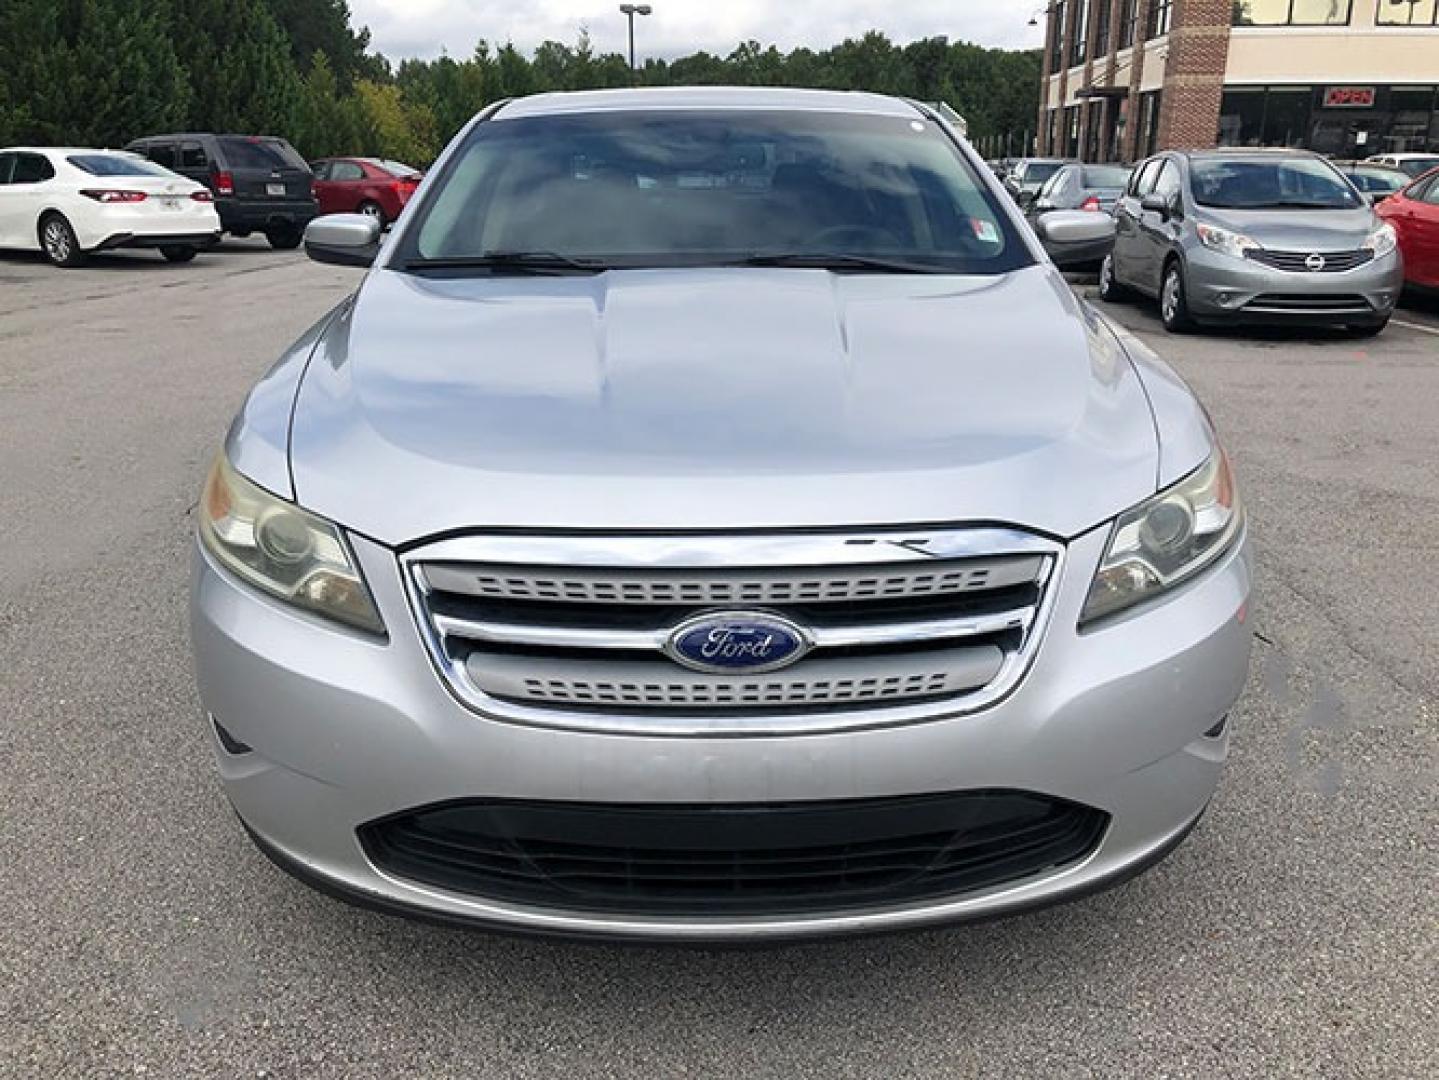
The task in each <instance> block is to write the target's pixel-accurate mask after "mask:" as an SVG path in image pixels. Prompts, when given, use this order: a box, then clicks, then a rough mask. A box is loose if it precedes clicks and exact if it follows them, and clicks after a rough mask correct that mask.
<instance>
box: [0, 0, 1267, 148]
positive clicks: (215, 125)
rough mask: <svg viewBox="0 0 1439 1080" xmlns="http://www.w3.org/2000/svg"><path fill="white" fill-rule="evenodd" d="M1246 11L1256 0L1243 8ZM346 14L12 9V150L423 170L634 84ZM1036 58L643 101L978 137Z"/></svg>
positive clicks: (595, 67) (756, 50) (140, 1)
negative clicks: (861, 115) (884, 104)
mask: <svg viewBox="0 0 1439 1080" xmlns="http://www.w3.org/2000/svg"><path fill="white" fill-rule="evenodd" d="M1240 2H1241V3H1247V2H1248V0H1240ZM369 40H370V39H369V32H368V31H367V30H365V29H364V28H363V27H361V28H359V29H355V28H354V27H353V26H352V25H351V18H350V10H349V5H348V3H346V0H0V141H4V142H15V141H20V140H25V141H35V142H49V143H79V142H99V143H110V144H117V143H123V142H126V141H128V140H129V139H131V138H134V137H136V136H138V135H143V134H154V133H156V132H157V131H161V130H164V129H172V130H175V129H190V130H214V131H234V132H244V133H249V134H277V135H284V136H286V137H289V138H290V139H291V140H292V141H293V142H295V144H296V145H297V146H298V147H299V148H300V149H301V150H303V151H304V152H305V153H307V154H309V155H310V156H320V155H329V154H345V153H357V152H366V151H367V152H370V153H384V154H386V155H389V156H394V157H399V158H402V159H405V160H408V161H411V162H412V163H413V164H416V165H426V164H428V163H429V161H430V160H431V159H432V158H433V156H434V155H435V154H436V153H437V152H438V150H439V148H440V147H441V146H442V145H443V144H444V143H445V142H446V141H447V140H448V139H450V138H452V137H453V136H454V134H455V133H456V132H457V131H459V130H460V129H461V128H462V127H464V125H465V124H466V123H468V122H469V120H470V119H471V117H473V116H474V115H475V113H477V112H478V111H479V110H481V109H483V108H484V107H485V106H486V105H488V104H489V103H491V102H493V101H496V100H499V99H501V98H509V97H521V96H524V95H526V94H531V93H536V92H539V91H545V90H581V89H587V88H592V87H617V86H625V85H628V84H629V82H630V81H631V72H630V69H629V64H628V62H627V61H626V59H625V57H624V56H623V55H621V54H620V53H603V54H600V53H596V52H595V51H594V48H593V46H592V44H591V42H590V39H589V35H588V34H587V33H584V32H583V31H582V32H581V33H580V35H579V36H578V38H577V40H576V41H575V43H574V44H573V45H569V44H566V43H564V42H558V41H546V42H544V43H543V44H541V45H540V46H539V48H537V49H536V50H535V51H534V53H533V54H532V55H530V56H526V55H525V54H524V53H521V52H520V51H519V50H518V49H516V48H515V47H514V45H513V44H511V43H506V44H504V45H503V46H501V47H499V48H498V49H495V48H492V47H491V45H490V44H489V43H488V42H486V41H483V40H482V41H480V42H478V43H477V44H476V46H475V48H474V51H473V52H472V53H471V54H470V55H469V56H468V57H465V58H463V59H455V58H452V57H450V56H447V55H443V56H440V57H439V58H438V59H435V60H405V61H403V62H402V63H401V64H400V65H399V68H398V69H397V70H396V69H392V68H391V66H390V63H389V61H387V60H386V59H385V58H384V57H383V56H380V55H377V54H374V53H372V52H369V51H368V46H369ZM1039 70H1040V55H1039V53H1038V52H1022V53H1020V52H1007V51H1004V50H999V49H984V48H981V47H979V46H977V45H971V44H968V43H965V42H949V41H947V40H946V39H945V38H941V37H936V38H930V39H926V40H922V41H916V42H912V43H910V44H909V45H906V46H903V47H901V46H898V45H896V44H895V43H894V42H892V41H890V40H889V38H888V37H886V36H885V35H884V34H882V33H880V32H878V31H871V32H870V33H867V34H865V35H864V36H863V37H860V38H852V39H849V40H847V41H844V42H841V43H840V44H838V45H835V46H834V47H832V48H829V49H825V50H822V51H816V50H813V49H808V48H797V49H794V50H792V51H791V52H789V53H784V52H781V51H780V50H779V49H777V48H775V47H774V46H773V45H766V44H764V43H762V42H759V41H744V42H741V43H739V44H738V45H737V46H736V47H735V49H734V50H733V51H732V52H730V53H729V54H727V55H725V56H716V55H714V54H712V53H708V52H697V53H694V54H693V55H690V56H685V57H681V58H679V59H676V60H672V61H665V60H662V59H650V60H647V61H646V62H645V64H644V67H643V68H642V69H641V70H640V71H639V72H637V73H635V76H634V79H635V81H637V82H639V83H641V84H643V85H646V86H676V85H714V84H724V83H737V84H741V85H752V86H814V87H828V88H836V89H861V90H875V91H880V92H884V93H891V94H899V95H903V96H906V97H914V98H918V99H921V100H925V101H936V100H944V101H948V102H949V103H950V104H952V105H954V106H955V107H956V108H957V109H958V110H959V111H960V112H961V113H963V114H965V116H966V118H967V119H968V120H969V122H970V131H971V134H972V135H973V136H974V137H976V138H983V137H985V136H987V135H995V134H999V135H1002V134H1006V133H1009V132H1016V133H1017V132H1020V131H1024V130H1026V129H1028V128H1029V126H1030V125H1031V124H1032V123H1033V117H1034V113H1035V109H1036V107H1037V104H1038V102H1037V94H1038V88H1039Z"/></svg>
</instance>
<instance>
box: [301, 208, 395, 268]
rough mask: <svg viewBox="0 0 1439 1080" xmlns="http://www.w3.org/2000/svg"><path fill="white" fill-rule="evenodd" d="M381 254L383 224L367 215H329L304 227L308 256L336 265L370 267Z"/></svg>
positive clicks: (318, 218)
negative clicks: (381, 229)
mask: <svg viewBox="0 0 1439 1080" xmlns="http://www.w3.org/2000/svg"><path fill="white" fill-rule="evenodd" d="M379 253H380V222H379V220H378V219H376V218H373V217H371V216H370V215H368V214H326V215H325V216H324V217H317V218H316V219H315V220H314V221H312V222H310V224H309V225H308V226H306V228H305V254H306V255H308V256H309V257H310V258H312V259H314V260H315V261H316V262H322V263H331V264H332V265H334V266H370V265H372V264H373V263H374V261H375V256H376V255H378V254H379Z"/></svg>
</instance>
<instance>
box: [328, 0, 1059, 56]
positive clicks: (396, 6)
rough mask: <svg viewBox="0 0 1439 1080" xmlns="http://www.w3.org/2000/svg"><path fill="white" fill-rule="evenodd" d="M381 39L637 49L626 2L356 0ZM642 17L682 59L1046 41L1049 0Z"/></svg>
mask: <svg viewBox="0 0 1439 1080" xmlns="http://www.w3.org/2000/svg"><path fill="white" fill-rule="evenodd" d="M349 4H350V11H351V13H352V14H353V16H354V22H355V23H356V24H357V25H366V26H368V27H369V28H370V33H371V35H372V47H373V48H374V49H376V50H378V51H379V52H382V53H384V54H385V55H386V56H388V57H389V58H390V59H391V60H392V61H398V60H401V59H404V58H405V57H410V56H414V57H421V58H424V59H431V58H433V57H436V56H438V55H440V53H441V52H448V53H449V54H450V55H451V56H454V57H464V56H468V55H469V54H470V52H471V50H473V48H474V46H475V42H477V41H478V40H479V39H480V38H485V39H487V40H489V41H490V42H492V43H497V44H502V43H504V42H505V41H513V42H514V43H515V45H516V47H517V48H519V49H521V50H523V51H525V52H529V51H530V50H532V49H533V48H534V47H535V46H536V45H538V44H539V43H540V42H542V41H544V40H546V39H553V40H555V41H562V42H565V43H566V44H573V43H574V41H575V39H576V38H577V37H578V35H579V32H580V30H581V28H587V29H588V30H589V33H590V40H591V41H592V42H593V44H594V48H595V50H596V51H597V52H620V53H623V52H624V51H625V50H626V49H627V48H628V43H627V31H626V19H625V17H624V16H623V15H621V14H620V11H619V0H349ZM650 5H651V7H653V8H654V14H652V15H649V16H647V17H637V18H636V20H635V24H636V25H635V39H636V50H637V52H638V53H639V55H640V57H641V58H643V57H644V56H646V55H649V56H663V57H666V58H672V57H676V56H683V55H686V54H688V53H692V52H696V51H698V50H700V49H706V50H708V51H710V52H712V53H718V54H720V55H724V54H726V53H728V52H730V50H732V49H733V48H734V47H735V46H736V45H737V44H739V43H740V42H741V41H745V40H748V39H750V38H754V39H756V40H758V41H760V42H761V43H762V44H765V45H770V44H774V45H777V46H779V48H780V49H782V50H785V51H788V50H790V49H792V48H795V47H796V46H799V45H806V46H809V47H810V48H815V49H821V48H827V47H828V46H830V45H835V44H838V43H839V42H841V41H843V40H844V39H845V38H846V37H858V36H859V35H861V34H863V33H864V32H865V31H866V30H872V29H873V30H882V31H884V32H885V33H886V34H888V35H889V37H890V38H891V39H893V40H895V41H898V42H900V43H905V42H909V41H914V40H915V39H917V38H926V37H938V36H944V37H948V38H950V39H951V40H966V41H973V42H976V43H978V44H980V45H988V46H996V47H1003V48H1038V47H1040V46H1042V45H1043V30H1042V28H1033V27H1030V26H1029V25H1028V23H1029V18H1030V16H1031V15H1033V14H1035V12H1036V11H1038V10H1039V9H1040V8H1042V7H1043V6H1044V0H650Z"/></svg>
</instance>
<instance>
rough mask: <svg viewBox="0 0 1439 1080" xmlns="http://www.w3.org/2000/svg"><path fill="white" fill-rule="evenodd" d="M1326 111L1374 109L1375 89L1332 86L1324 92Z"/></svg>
mask: <svg viewBox="0 0 1439 1080" xmlns="http://www.w3.org/2000/svg"><path fill="white" fill-rule="evenodd" d="M1324 107H1325V108H1326V109H1372V108H1374V87H1372V86H1330V87H1328V88H1326V89H1325V91H1324Z"/></svg>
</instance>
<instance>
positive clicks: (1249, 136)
mask: <svg viewBox="0 0 1439 1080" xmlns="http://www.w3.org/2000/svg"><path fill="white" fill-rule="evenodd" d="M1264 97H1265V92H1264V91H1263V90H1226V91H1224V97H1223V99H1221V101H1220V104H1219V145H1220V146H1259V145H1261V140H1262V139H1263V137H1264Z"/></svg>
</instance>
